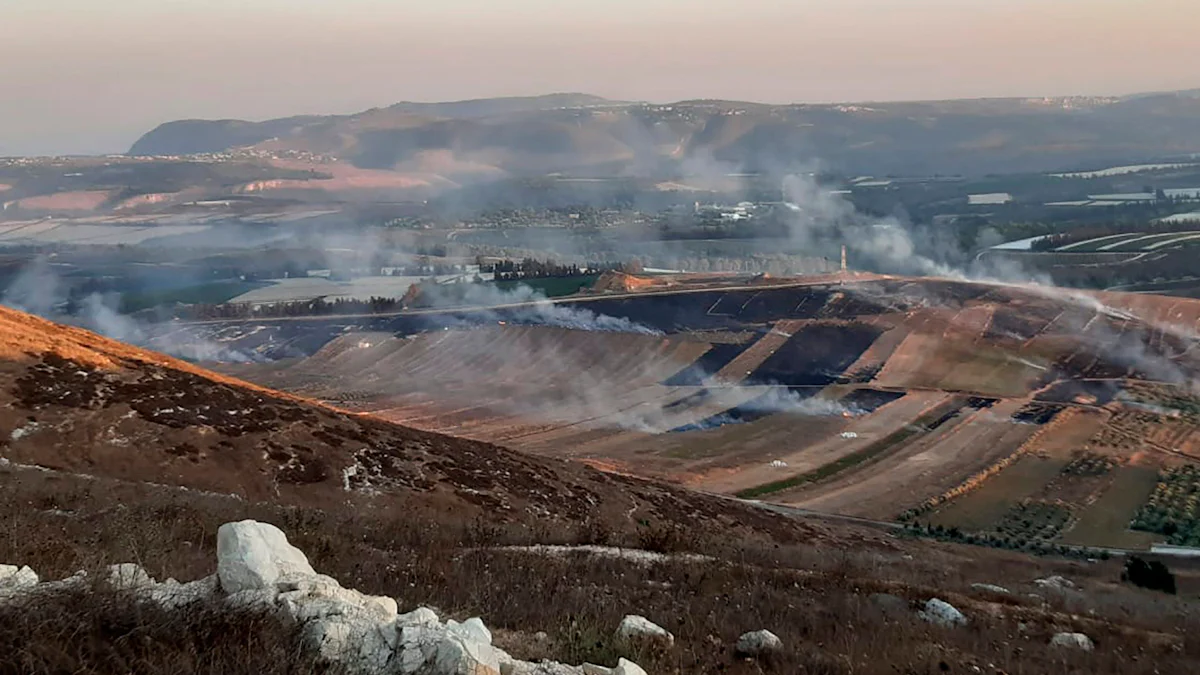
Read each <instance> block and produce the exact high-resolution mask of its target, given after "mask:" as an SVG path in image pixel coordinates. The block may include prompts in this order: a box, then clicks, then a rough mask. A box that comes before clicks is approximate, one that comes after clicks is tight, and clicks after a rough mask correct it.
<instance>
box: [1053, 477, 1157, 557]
mask: <svg viewBox="0 0 1200 675" xmlns="http://www.w3.org/2000/svg"><path fill="white" fill-rule="evenodd" d="M1157 484H1158V472H1157V471H1156V470H1154V469H1150V468H1147V467H1136V466H1130V467H1117V468H1116V469H1115V474H1114V475H1113V478H1112V480H1111V481H1110V482H1109V483H1108V484H1107V485H1106V486H1105V488H1104V490H1103V491H1102V492H1101V493H1100V494H1099V496H1098V497H1097V498H1096V499H1095V500H1094V501H1092V502H1091V503H1090V504H1086V505H1083V506H1084V508H1083V509H1082V510H1081V511H1080V512H1079V513H1078V514H1077V515H1076V517H1075V518H1074V519H1073V521H1072V523H1071V524H1070V525H1068V526H1067V528H1066V529H1064V530H1063V532H1062V534H1061V535H1060V539H1061V541H1062V542H1063V543H1065V544H1069V545H1072V546H1120V547H1123V548H1147V547H1148V546H1149V545H1150V543H1152V542H1153V540H1154V539H1155V537H1154V536H1153V535H1151V534H1148V533H1138V532H1133V531H1131V530H1130V529H1129V525H1130V523H1131V522H1132V521H1133V519H1134V517H1135V516H1136V515H1137V513H1138V511H1139V510H1140V509H1141V507H1142V505H1143V504H1145V503H1146V502H1147V501H1148V500H1149V498H1150V495H1151V494H1152V493H1153V492H1154V489H1155V487H1156V486H1157Z"/></svg>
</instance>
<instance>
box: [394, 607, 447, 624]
mask: <svg viewBox="0 0 1200 675" xmlns="http://www.w3.org/2000/svg"><path fill="white" fill-rule="evenodd" d="M438 623H439V621H438V615H437V613H436V612H434V611H433V610H432V609H429V608H428V607H418V608H417V609H414V610H413V611H411V612H409V613H407V614H401V615H399V616H397V617H396V625H397V626H398V627H400V628H407V627H409V626H414V627H429V626H436V625H438Z"/></svg>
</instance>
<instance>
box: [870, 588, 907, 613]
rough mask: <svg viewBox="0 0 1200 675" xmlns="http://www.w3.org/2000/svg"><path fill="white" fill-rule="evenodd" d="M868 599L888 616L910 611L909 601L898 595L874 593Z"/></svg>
mask: <svg viewBox="0 0 1200 675" xmlns="http://www.w3.org/2000/svg"><path fill="white" fill-rule="evenodd" d="M867 599H868V600H869V601H870V603H871V604H872V605H875V606H876V607H878V608H879V609H880V610H881V611H882V612H883V613H884V615H886V616H890V617H896V616H901V615H904V614H907V613H908V601H906V600H905V599H904V598H902V597H900V596H898V595H892V594H891V593H872V594H871V595H870V596H869V597H868V598H867Z"/></svg>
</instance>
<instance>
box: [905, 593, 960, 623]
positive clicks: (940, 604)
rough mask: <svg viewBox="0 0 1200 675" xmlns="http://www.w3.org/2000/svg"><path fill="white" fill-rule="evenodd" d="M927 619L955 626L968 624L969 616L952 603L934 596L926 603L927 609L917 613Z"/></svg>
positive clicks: (930, 621)
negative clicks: (964, 614)
mask: <svg viewBox="0 0 1200 675" xmlns="http://www.w3.org/2000/svg"><path fill="white" fill-rule="evenodd" d="M917 616H920V617H921V618H922V619H924V620H925V621H928V622H929V623H933V624H937V625H939V626H945V627H948V628H949V627H954V626H965V625H967V617H965V616H963V613H962V612H960V611H958V609H957V608H956V607H955V606H954V605H951V604H950V603H948V602H946V601H944V600H939V599H937V598H932V599H930V600H929V601H928V602H926V603H925V609H923V610H921V611H920V612H918V613H917Z"/></svg>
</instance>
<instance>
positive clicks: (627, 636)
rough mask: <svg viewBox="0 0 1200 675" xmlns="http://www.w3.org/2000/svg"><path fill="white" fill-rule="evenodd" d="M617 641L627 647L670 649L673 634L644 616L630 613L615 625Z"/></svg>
mask: <svg viewBox="0 0 1200 675" xmlns="http://www.w3.org/2000/svg"><path fill="white" fill-rule="evenodd" d="M616 637H617V643H618V644H621V645H623V646H625V647H626V648H629V649H635V650H637V649H670V648H671V647H673V646H674V645H675V636H674V635H671V633H670V632H669V631H667V629H665V628H663V627H662V626H659V625H658V624H655V623H654V622H652V621H650V620H649V619H647V618H646V617H644V616H638V615H636V614H630V615H628V616H626V617H625V618H624V619H621V624H620V625H619V626H617V635H616Z"/></svg>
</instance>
